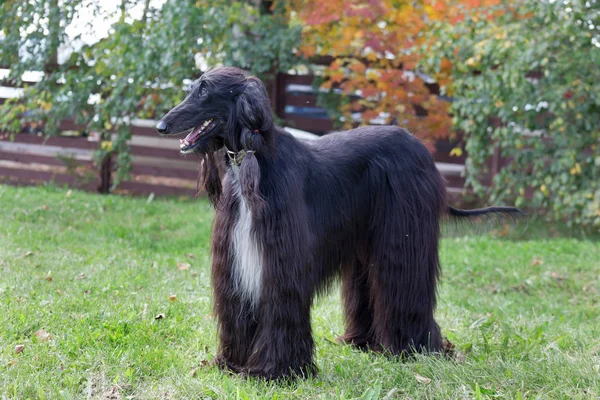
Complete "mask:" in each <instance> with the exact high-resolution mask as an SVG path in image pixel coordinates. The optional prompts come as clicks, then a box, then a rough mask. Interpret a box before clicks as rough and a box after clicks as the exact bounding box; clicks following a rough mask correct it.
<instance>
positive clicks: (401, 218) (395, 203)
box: [368, 176, 442, 355]
mask: <svg viewBox="0 0 600 400" xmlns="http://www.w3.org/2000/svg"><path fill="white" fill-rule="evenodd" d="M414 178H416V179H419V181H416V182H415V181H411V178H410V177H406V176H404V177H403V178H402V180H400V179H396V180H394V179H393V178H389V180H388V181H387V182H388V183H387V184H385V185H384V187H382V190H381V192H380V194H379V196H380V197H379V198H378V199H377V204H376V208H374V210H373V213H372V216H373V220H372V224H371V231H370V241H369V246H370V252H369V270H368V272H369V279H368V281H369V285H370V296H371V301H372V306H373V328H374V331H375V336H376V341H377V342H378V343H379V344H381V346H382V347H383V349H384V350H386V351H389V352H391V353H392V354H396V355H401V354H406V353H411V352H414V351H425V352H428V351H438V350H439V349H440V347H441V345H442V338H441V334H440V330H439V327H438V325H437V324H436V322H435V320H434V317H433V314H434V309H435V304H436V283H437V278H438V274H439V258H438V240H439V218H440V213H441V211H440V209H441V207H440V204H442V200H441V194H442V193H441V192H437V191H436V190H435V185H436V183H437V182H436V181H435V180H429V181H427V178H426V177H425V178H421V177H418V176H417V177H414Z"/></svg>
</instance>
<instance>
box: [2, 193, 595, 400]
mask: <svg viewBox="0 0 600 400" xmlns="http://www.w3.org/2000/svg"><path fill="white" fill-rule="evenodd" d="M0 209H1V212H0V398H2V399H38V398H39V399H87V398H100V399H125V398H133V399H186V398H188V399H199V398H232V399H234V398H240V399H248V398H272V399H275V398H277V399H290V398H298V399H305V398H312V399H317V398H319V399H354V398H368V399H378V398H413V399H415V398H444V399H445V398H510V399H512V398H543V399H548V398H598V397H600V306H599V304H598V298H599V296H598V295H599V292H600V283H599V278H600V242H599V241H598V240H597V239H593V238H576V237H574V236H573V237H569V235H566V234H564V233H563V234H561V233H560V232H562V231H563V230H562V229H555V227H550V226H547V225H541V224H540V223H533V224H531V226H530V228H529V229H528V231H527V232H526V233H525V234H520V233H519V232H514V233H512V234H509V235H508V236H500V235H494V234H493V232H492V234H481V233H475V234H472V235H468V234H465V235H457V236H454V237H449V238H446V239H444V241H443V243H442V246H441V258H442V263H443V271H444V273H443V278H442V285H441V286H440V297H439V302H438V303H439V306H438V310H437V319H438V322H439V323H440V325H441V326H442V329H443V333H444V335H446V336H447V337H448V338H449V339H450V340H451V341H452V342H454V344H455V345H456V347H457V349H458V350H459V356H458V357H457V358H456V359H454V360H448V359H443V358H437V357H424V356H419V357H417V358H416V359H415V360H410V361H397V360H392V359H388V358H386V357H383V356H379V355H373V354H369V353H363V352H360V351H356V350H354V349H352V348H350V347H347V346H340V345H337V344H335V337H336V335H338V334H341V333H343V319H342V314H341V309H340V295H339V290H338V289H337V288H336V289H334V290H332V292H331V293H330V294H329V295H328V296H326V297H323V298H320V299H318V301H317V302H316V304H315V306H314V313H313V326H314V335H315V341H316V345H317V346H316V362H317V365H318V367H319V369H320V374H319V375H317V376H316V377H313V378H311V379H308V380H305V381H299V382H296V383H293V384H286V385H276V384H272V383H265V382H262V381H258V380H243V379H240V378H238V377H237V376H231V375H228V374H225V373H223V372H221V371H219V370H217V369H216V368H213V367H209V366H207V365H206V364H207V360H208V361H210V360H211V359H212V357H213V354H214V352H215V348H216V331H215V321H214V319H213V317H212V315H211V289H210V279H209V256H208V241H209V240H208V239H209V235H210V230H211V220H212V211H211V209H210V207H209V205H208V203H207V202H206V201H205V200H202V199H197V200H189V199H187V200H186V199H156V198H155V199H146V198H126V197H118V196H99V195H94V194H88V193H82V192H77V191H68V190H66V189H59V188H53V187H44V188H14V187H8V186H0ZM465 229H466V228H465ZM467 233H468V232H467Z"/></svg>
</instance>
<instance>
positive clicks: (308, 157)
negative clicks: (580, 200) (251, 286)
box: [159, 67, 520, 379]
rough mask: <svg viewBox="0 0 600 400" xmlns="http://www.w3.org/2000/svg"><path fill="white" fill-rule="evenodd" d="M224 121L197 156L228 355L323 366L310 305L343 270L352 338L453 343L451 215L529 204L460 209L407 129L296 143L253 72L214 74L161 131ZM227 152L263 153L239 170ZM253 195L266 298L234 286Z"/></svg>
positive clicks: (246, 365) (245, 364)
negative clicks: (243, 217) (240, 223)
mask: <svg viewBox="0 0 600 400" xmlns="http://www.w3.org/2000/svg"><path fill="white" fill-rule="evenodd" d="M210 118H212V119H213V120H214V121H217V124H216V126H215V127H214V128H213V129H212V130H210V131H208V132H206V133H205V134H203V135H202V137H201V138H200V139H199V141H198V142H197V143H196V147H195V148H194V151H195V152H196V153H199V154H201V155H202V157H203V170H202V171H203V172H202V182H203V184H204V188H205V189H206V191H207V192H208V195H209V198H210V200H211V201H212V202H213V204H214V205H215V206H216V216H215V222H214V232H213V237H212V283H213V288H214V300H215V302H214V307H215V312H216V315H217V318H218V323H219V335H220V340H219V350H218V354H217V356H216V362H217V364H218V365H220V366H222V367H227V368H229V369H232V370H234V371H238V372H242V373H244V374H247V375H253V376H260V377H265V378H268V379H273V378H281V377H286V376H306V374H309V373H312V372H314V371H315V365H314V362H313V346H314V344H313V339H312V335H311V326H310V308H311V305H312V302H313V299H314V297H315V295H316V294H317V293H318V292H319V291H322V290H324V288H326V287H327V286H328V284H329V283H330V282H331V281H332V280H333V279H334V278H336V277H339V276H341V278H342V286H343V299H344V311H345V320H346V333H345V334H344V335H343V336H342V340H343V341H344V342H346V343H350V344H352V345H355V346H358V347H361V348H365V349H372V350H376V351H385V352H389V353H391V354H394V355H401V354H406V353H411V352H414V351H420V352H437V351H441V350H442V347H443V343H442V336H441V334H440V328H439V327H438V325H437V324H436V322H435V320H434V309H435V306H436V284H437V281H438V277H439V274H440V263H439V257H438V241H439V235H440V221H441V220H442V219H443V218H444V217H445V216H447V215H451V216H454V217H469V216H472V215H481V214H486V213H489V212H493V213H508V214H511V213H518V212H520V211H519V210H518V209H516V208H510V207H492V208H487V209H479V210H471V211H464V210H458V209H455V208H453V207H450V206H449V205H448V203H447V198H446V189H445V184H444V180H443V178H442V176H441V175H440V173H439V172H438V170H437V168H436V166H435V163H434V161H433V158H432V156H431V154H430V153H429V152H428V150H427V149H426V148H425V146H424V145H423V144H422V143H421V142H420V141H419V140H418V139H417V138H415V137H414V136H412V135H411V134H410V133H408V132H407V131H406V130H404V129H401V128H398V127H392V126H378V127H364V128H358V129H354V130H351V131H347V132H339V133H332V134H329V135H326V136H324V137H322V138H319V139H317V140H313V141H299V140H297V139H295V138H294V137H293V136H291V135H290V134H289V133H287V132H286V131H284V130H283V129H281V128H279V127H277V126H275V125H274V123H273V119H272V113H271V108H270V104H269V101H268V98H267V94H266V90H265V88H264V86H263V84H262V82H260V80H258V79H257V78H254V77H249V76H247V75H246V74H245V73H244V72H242V71H241V70H239V69H235V68H230V67H221V68H215V69H213V70H211V71H208V72H207V73H205V74H204V75H203V76H202V77H201V78H200V79H199V80H198V81H197V82H195V84H194V85H193V88H192V90H191V92H190V94H189V95H188V96H187V97H186V99H185V100H184V101H183V102H182V103H181V104H180V105H178V106H177V107H175V108H174V109H173V110H171V111H170V112H169V113H168V114H167V115H166V116H165V117H164V118H163V119H162V120H161V122H160V125H159V126H160V127H161V129H160V131H161V132H162V133H163V134H177V133H183V132H187V131H189V130H190V129H192V128H193V127H194V126H196V125H198V124H200V123H202V122H203V121H205V120H207V119H210ZM227 150H229V151H231V152H233V153H237V152H239V151H241V150H250V152H249V153H248V155H247V156H246V157H245V158H244V159H243V161H242V163H241V165H240V166H239V175H238V174H235V173H234V169H235V168H236V167H234V166H232V164H231V161H230V159H229V157H228V156H227V153H226V151H227ZM220 168H222V169H223V171H225V173H224V176H221V175H220V174H219V170H220ZM236 177H239V180H238V178H236ZM238 185H239V186H238ZM239 190H241V193H242V196H243V199H244V201H245V203H246V204H248V206H249V208H250V210H251V212H252V232H250V233H248V234H252V235H255V237H256V239H257V241H258V242H259V243H260V244H261V248H262V250H263V259H264V261H263V266H262V268H263V271H262V290H261V292H260V300H259V304H258V306H257V307H252V306H251V305H250V304H249V302H248V299H245V298H244V297H243V296H242V295H240V293H239V292H237V291H236V286H235V284H234V273H235V271H234V268H235V267H236V266H235V263H234V257H233V253H232V232H233V229H234V227H235V224H236V221H237V218H238V216H239V215H240V214H239V213H240V211H239V210H240V207H241V200H240V197H239V195H238V193H239ZM256 267H257V268H259V266H258V265H257V266H256Z"/></svg>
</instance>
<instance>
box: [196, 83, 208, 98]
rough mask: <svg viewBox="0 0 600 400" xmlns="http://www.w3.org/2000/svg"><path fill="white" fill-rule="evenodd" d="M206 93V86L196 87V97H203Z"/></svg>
mask: <svg viewBox="0 0 600 400" xmlns="http://www.w3.org/2000/svg"><path fill="white" fill-rule="evenodd" d="M207 94H208V90H207V89H206V86H204V85H202V86H200V88H199V89H198V97H204V96H206V95H207Z"/></svg>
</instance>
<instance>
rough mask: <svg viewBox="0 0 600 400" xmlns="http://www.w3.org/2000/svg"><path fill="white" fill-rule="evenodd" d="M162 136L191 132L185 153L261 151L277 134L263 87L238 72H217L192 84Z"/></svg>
mask: <svg viewBox="0 0 600 400" xmlns="http://www.w3.org/2000/svg"><path fill="white" fill-rule="evenodd" d="M156 129H157V130H158V132H159V133H160V134H162V135H178V134H184V133H187V136H186V137H185V139H180V142H181V143H180V147H181V153H183V154H187V153H200V154H207V153H212V152H214V151H217V150H219V149H220V148H222V147H223V146H227V148H228V149H229V150H232V151H236V152H237V151H240V150H242V149H245V150H258V149H257V146H261V144H262V143H263V142H264V140H265V139H267V136H268V134H269V133H270V132H271V130H272V129H273V117H272V114H271V107H270V105H269V99H268V97H267V92H266V89H265V86H264V85H263V83H262V82H261V81H260V80H259V79H258V78H255V77H252V76H247V75H246V74H245V73H244V72H243V71H242V70H240V69H238V68H233V67H218V68H214V69H212V70H210V71H207V72H206V73H204V74H203V75H202V76H201V77H200V78H199V79H198V80H197V81H195V82H194V83H193V84H192V87H191V90H190V92H189V94H188V95H187V97H186V98H185V99H184V100H183V101H182V102H181V103H180V104H179V105H177V106H176V107H175V108H173V109H172V110H171V111H169V112H168V113H167V114H166V115H165V116H164V117H163V118H162V119H161V120H160V121H159V122H158V124H157V125H156Z"/></svg>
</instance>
